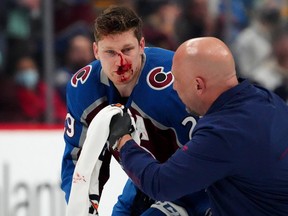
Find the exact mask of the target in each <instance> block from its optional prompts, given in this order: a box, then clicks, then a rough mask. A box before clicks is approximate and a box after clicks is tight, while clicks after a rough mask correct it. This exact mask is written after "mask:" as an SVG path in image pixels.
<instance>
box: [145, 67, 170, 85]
mask: <svg viewBox="0 0 288 216" xmlns="http://www.w3.org/2000/svg"><path fill="white" fill-rule="evenodd" d="M163 70H164V68H163V67H156V68H153V69H152V70H151V71H150V72H149V73H148V75H147V83H148V85H149V86H150V87H151V88H153V89H155V90H162V89H165V88H167V87H168V86H170V85H171V84H172V83H173V81H174V77H173V75H172V73H171V71H169V72H164V71H163Z"/></svg>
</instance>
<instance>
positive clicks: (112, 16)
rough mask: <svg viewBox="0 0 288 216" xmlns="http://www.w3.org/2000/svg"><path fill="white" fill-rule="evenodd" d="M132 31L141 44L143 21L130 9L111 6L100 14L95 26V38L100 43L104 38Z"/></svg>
mask: <svg viewBox="0 0 288 216" xmlns="http://www.w3.org/2000/svg"><path fill="white" fill-rule="evenodd" d="M130 29H133V30H134V35H135V37H136V38H137V40H138V41H139V42H140V40H141V38H142V20H141V18H140V17H139V16H138V15H137V14H136V13H135V12H134V11H133V10H132V9H131V8H129V7H125V6H110V7H108V8H107V9H106V10H104V11H103V12H102V14H100V15H99V16H98V17H97V18H96V20H95V24H94V37H95V41H96V42H98V41H99V40H101V38H102V37H103V36H107V35H110V34H119V33H123V32H126V31H129V30H130Z"/></svg>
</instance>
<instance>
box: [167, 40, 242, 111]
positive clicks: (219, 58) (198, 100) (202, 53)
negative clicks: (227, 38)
mask: <svg viewBox="0 0 288 216" xmlns="http://www.w3.org/2000/svg"><path fill="white" fill-rule="evenodd" d="M172 72H173V75H174V77H175V82H174V88H175V90H176V91H177V92H178V94H179V96H180V98H181V99H182V101H183V102H184V103H185V104H186V106H187V107H188V109H190V110H191V111H194V112H196V113H198V114H199V115H203V114H205V112H206V111H207V109H208V108H209V107H210V106H211V104H212V103H213V102H214V100H215V99H216V98H217V97H218V96H219V95H220V94H222V93H223V92H224V91H226V90H227V89H229V88H231V87H233V86H235V85H237V84H238V81H237V78H236V71H235V62H234V59H233V56H232V54H231V51H230V50H229V48H228V47H227V46H226V45H225V44H224V43H223V42H222V41H221V40H219V39H217V38H214V37H201V38H194V39H190V40H188V41H186V42H184V43H183V44H182V45H181V46H180V47H179V48H178V49H177V50H176V52H175V56H174V59H173V65H172Z"/></svg>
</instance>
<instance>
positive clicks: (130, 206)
mask: <svg viewBox="0 0 288 216" xmlns="http://www.w3.org/2000/svg"><path fill="white" fill-rule="evenodd" d="M94 37H95V42H94V43H93V50H94V55H95V57H96V60H94V61H93V62H91V63H89V64H88V65H86V66H85V67H83V68H82V69H81V70H79V71H78V72H76V73H75V74H74V75H73V77H72V78H71V80H70V82H68V85H67V98H66V101H67V111H68V113H67V117H66V122H65V130H64V140H65V145H66V146H65V151H64V154H63V159H62V171H61V179H62V182H61V188H62V190H63V191H64V192H65V195H66V196H65V198H66V202H67V204H68V210H70V209H71V208H74V209H75V210H76V211H77V210H79V206H80V205H83V203H84V205H86V203H87V205H88V204H89V205H91V206H90V207H88V206H85V208H84V209H83V211H81V213H83V215H88V212H89V215H98V205H99V202H100V198H101V193H102V190H103V187H104V185H105V183H106V181H107V180H108V178H109V163H110V160H111V154H112V155H113V156H114V157H115V158H116V160H117V159H118V157H117V151H116V152H115V151H112V150H111V149H109V150H110V151H109V150H108V149H107V147H106V146H104V147H103V143H99V138H98V139H95V141H94V140H93V146H94V147H95V148H97V147H98V148H100V151H102V153H101V155H96V153H94V154H95V156H94V157H97V159H98V161H97V162H99V161H100V163H97V164H100V165H99V166H98V167H97V168H98V171H97V175H98V177H97V178H94V179H97V181H98V182H96V183H95V184H93V185H92V187H94V188H93V189H95V190H94V192H95V193H90V192H89V193H87V197H85V195H84V196H83V197H82V196H80V197H79V194H77V193H76V194H75V193H73V192H74V191H75V190H73V189H74V188H75V187H73V184H74V183H75V182H77V181H78V180H77V179H79V178H78V177H77V169H75V166H77V165H79V161H80V162H81V161H82V160H79V158H80V159H82V157H81V156H83V155H86V154H85V152H86V151H85V148H82V147H83V146H84V147H85V146H87V145H85V144H84V142H85V139H86V138H88V137H89V136H88V135H89V134H88V135H87V130H88V129H90V128H91V127H89V126H91V125H92V126H93V124H92V123H91V122H92V120H93V119H94V117H95V116H96V117H97V114H98V113H99V112H100V111H102V110H103V108H104V107H105V106H107V105H109V104H116V103H121V104H125V106H126V107H128V108H129V109H130V110H131V114H132V115H133V117H134V118H135V119H136V125H137V128H141V130H140V131H139V132H140V134H141V140H140V144H141V145H142V146H144V147H145V148H147V149H148V150H149V151H151V153H152V154H153V155H154V156H155V157H156V158H157V159H158V160H159V161H160V162H165V161H166V160H167V159H168V158H169V157H170V156H171V155H172V154H173V153H174V152H175V151H176V150H178V149H179V147H180V146H182V145H183V144H184V143H185V142H187V141H188V140H189V139H190V135H191V133H192V130H193V128H194V127H195V125H196V122H197V120H198V118H197V117H195V116H194V115H191V114H189V113H188V112H187V111H186V109H185V105H184V104H183V103H182V102H181V100H180V98H179V97H178V95H177V93H176V91H175V90H173V87H172V84H173V80H174V78H173V76H172V73H171V64H172V57H173V55H174V52H172V51H169V50H166V49H162V48H159V47H146V46H145V39H144V38H143V36H142V21H141V19H140V18H139V17H138V15H137V14H135V12H134V11H133V10H131V9H130V8H128V7H124V6H111V7H109V8H107V9H106V10H104V11H103V13H102V14H100V15H99V16H98V17H97V18H96V20H95V25H94ZM92 128H94V127H92ZM95 133H99V134H103V131H101V128H99V129H98V130H97V131H95ZM160 140H161V142H160ZM159 143H165V144H164V145H158V144H159ZM104 145H105V143H104ZM89 146H90V145H89ZM82 150H84V151H82ZM97 150H99V149H97ZM98 156H99V157H98ZM89 162H90V163H89ZM91 163H92V162H91V160H89V161H87V165H86V166H84V167H86V169H87V166H89V167H91ZM80 164H81V163H80ZM78 167H79V166H77V167H76V168H78ZM119 169H120V167H119ZM75 170H76V173H74V171H75ZM74 174H75V175H76V177H75V175H74ZM74 177H75V178H74ZM80 177H81V176H80ZM87 177H88V175H87ZM81 178H82V177H81ZM84 180H85V178H84ZM85 182H87V181H86V180H85ZM95 185H96V188H95ZM89 186H91V185H89ZM76 187H77V186H76ZM71 188H72V189H71ZM86 188H87V187H86ZM86 188H85V189H86ZM104 190H105V188H104ZM71 191H72V193H71ZM85 194H86V193H85ZM70 195H72V196H70ZM73 195H75V196H73ZM79 199H80V200H79ZM88 199H89V200H88ZM86 200H88V201H89V202H88V201H87V202H86ZM78 201H79V202H78ZM71 203H72V204H71ZM100 205H101V203H100ZM70 207H71V208H70ZM86 207H87V208H86ZM74 209H73V210H74ZM76 211H67V212H69V213H68V214H70V213H71V214H70V215H69V216H74V215H77V216H80V215H82V214H78V213H77V212H76ZM208 212H209V201H208V196H207V194H206V192H205V191H204V190H201V191H198V192H196V193H193V194H187V195H186V196H183V197H181V198H179V199H178V200H174V201H172V202H156V201H155V200H153V199H151V198H150V197H149V196H147V195H146V194H144V193H143V192H141V191H140V190H139V189H138V188H137V187H136V186H135V185H134V184H133V183H132V181H131V180H128V181H127V183H126V185H125V187H124V189H123V192H122V194H121V195H120V196H119V197H118V202H117V203H116V205H115V206H114V208H113V211H112V215H113V216H120V215H121V216H140V215H141V216H144V215H146V216H147V215H154V216H156V215H159V216H164V215H168V216H169V215H181V216H187V215H189V216H204V215H208V214H209V213H208Z"/></svg>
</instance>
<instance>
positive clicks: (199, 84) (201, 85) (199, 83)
mask: <svg viewBox="0 0 288 216" xmlns="http://www.w3.org/2000/svg"><path fill="white" fill-rule="evenodd" d="M195 81H196V92H197V94H198V95H201V94H203V92H204V91H205V89H206V84H205V80H204V79H203V78H202V77H196V79H195Z"/></svg>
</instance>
